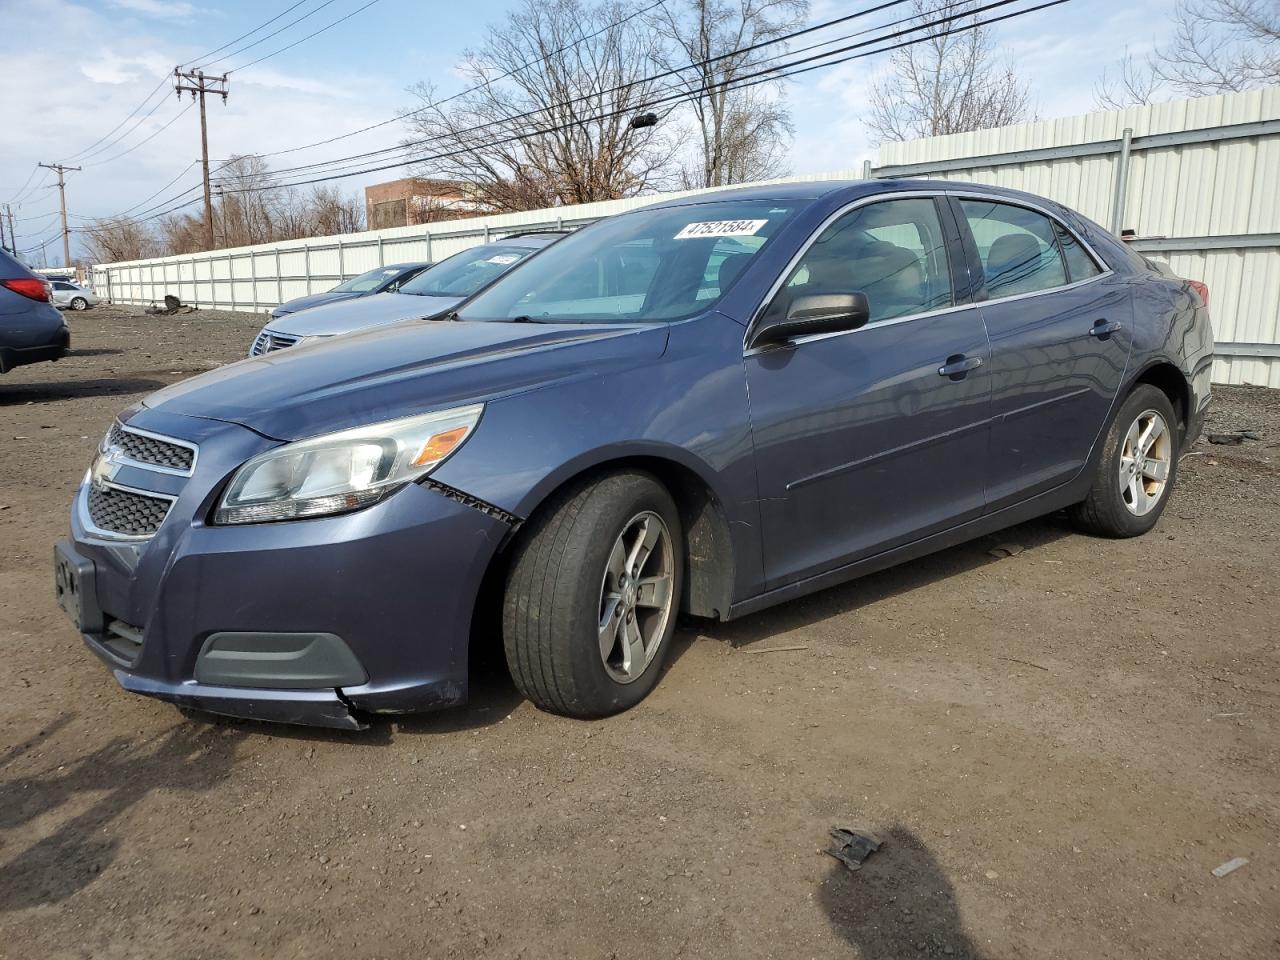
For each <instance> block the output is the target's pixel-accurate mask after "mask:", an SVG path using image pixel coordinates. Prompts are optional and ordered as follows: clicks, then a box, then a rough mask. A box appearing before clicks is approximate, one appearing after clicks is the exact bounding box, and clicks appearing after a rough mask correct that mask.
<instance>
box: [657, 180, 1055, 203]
mask: <svg viewBox="0 0 1280 960" xmlns="http://www.w3.org/2000/svg"><path fill="white" fill-rule="evenodd" d="M963 189H971V190H981V191H982V192H983V193H990V194H992V195H994V196H1003V197H1008V198H1009V199H1010V200H1019V199H1021V200H1032V201H1035V202H1036V203H1041V204H1043V203H1046V200H1045V198H1044V197H1040V196H1036V195H1035V194H1030V193H1024V192H1023V191H1021V190H1010V189H1008V188H1007V187H994V186H991V185H989V184H985V183H967V182H964V181H960V180H908V179H901V180H813V181H806V182H803V183H772V184H758V185H752V186H747V187H726V188H725V189H723V190H713V191H708V192H706V193H698V194H694V195H692V196H687V197H677V198H674V199H671V200H665V201H663V202H662V203H655V204H653V205H652V206H647V207H642V208H641V209H643V210H654V209H659V208H662V207H681V206H691V205H694V204H700V203H719V202H722V201H725V200H779V201H785V200H810V201H812V200H818V199H822V198H824V197H831V196H832V195H835V194H845V195H847V197H848V198H849V199H854V198H856V197H859V196H870V195H872V194H879V193H884V194H888V193H901V192H904V191H908V190H912V191H914V190H927V191H935V192H941V191H944V190H963ZM1055 206H1056V204H1055Z"/></svg>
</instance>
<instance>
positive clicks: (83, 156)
mask: <svg viewBox="0 0 1280 960" xmlns="http://www.w3.org/2000/svg"><path fill="white" fill-rule="evenodd" d="M164 105H165V98H164V97H161V98H160V99H159V100H157V101H156V102H155V106H153V107H152V108H151V109H150V110H148V111H147V112H146V113H144V114H143V115H142V116H140V117H138V119H137V120H135V121H134V123H133V126H131V127H130V128H129V129H128V130H125V131H124V132H123V133H121V134H120V136H118V137H116V138H115V139H114V140H110V141H108V142H107V143H104V144H103V145H102V146H100V147H98V148H96V149H94V150H89V151H84V150H82V151H80V154H79V159H80V162H81V163H83V162H84V161H85V160H91V159H93V158H94V157H97V156H101V155H102V154H104V153H106V152H107V151H108V150H110V149H111V148H112V147H115V146H118V145H119V144H120V143H122V142H123V141H124V139H125V137H127V136H129V134H131V133H133V132H134V131H135V130H137V129H138V128H139V127H140V126H142V125H143V124H144V123H145V122H146V121H148V120H150V119H151V118H152V117H153V116H155V113H156V111H157V110H159V109H160V108H161V107H163V106H164Z"/></svg>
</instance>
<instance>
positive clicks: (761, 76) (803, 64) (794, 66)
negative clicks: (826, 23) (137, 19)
mask: <svg viewBox="0 0 1280 960" xmlns="http://www.w3.org/2000/svg"><path fill="white" fill-rule="evenodd" d="M1013 2H1017V0H996V2H993V3H989V4H987V5H985V6H982V7H978V8H976V9H975V10H972V11H969V12H968V13H966V14H964V15H953V16H950V17H946V18H941V19H939V20H933V21H925V22H923V23H921V24H919V25H918V26H917V27H915V28H913V29H912V30H900V31H897V32H895V33H892V34H889V35H887V36H882V37H877V38H874V39H872V40H868V41H864V42H862V43H858V44H851V45H849V46H848V47H844V48H841V49H840V50H834V51H829V52H828V53H825V54H819V55H817V56H815V57H806V58H802V59H801V60H798V61H792V62H791V63H788V64H783V65H780V66H776V67H770V68H767V69H764V70H760V71H757V72H755V73H752V74H746V75H744V76H743V77H741V78H739V79H738V80H736V81H734V82H732V83H729V84H714V85H711V86H707V87H704V88H701V89H699V90H694V91H686V92H682V93H676V94H673V95H671V96H668V97H664V98H661V99H659V100H654V101H650V104H649V105H651V106H652V105H657V104H660V103H666V102H672V101H679V100H682V99H688V98H689V97H692V96H696V95H697V94H699V93H702V92H707V91H709V90H713V89H715V90H718V89H744V88H747V87H752V86H756V85H758V84H761V83H769V82H773V81H775V80H778V79H785V78H787V77H790V76H795V75H798V74H801V73H808V72H811V71H813V70H818V69H824V68H827V67H832V66H838V65H840V64H843V63H848V62H850V61H852V60H857V59H862V58H865V57H870V56H875V55H878V54H882V53H888V52H891V51H893V50H897V49H901V48H903V47H908V46H912V45H914V44H917V43H923V42H925V41H927V40H932V39H937V38H939V37H944V36H951V35H953V34H957V33H964V32H967V31H969V30H975V29H977V28H979V27H982V26H987V25H989V24H993V23H998V22H1001V21H1004V20H1010V19H1013V18H1015V17H1021V16H1025V15H1027V14H1030V13H1035V12H1038V11H1040V10H1044V9H1047V8H1049V7H1056V6H1059V5H1061V4H1064V3H1067V2H1069V0H1047V2H1044V3H1040V4H1037V5H1035V6H1031V7H1027V8H1025V9H1022V10H1016V11H1013V12H1011V13H1007V14H1004V15H1002V16H997V17H989V18H987V19H975V21H974V22H973V23H969V24H963V25H960V26H954V27H950V28H948V29H946V30H941V31H938V32H934V33H930V34H928V35H927V36H921V37H915V38H912V39H907V40H903V41H900V42H898V43H893V44H890V45H888V46H882V47H877V48H876V49H873V50H865V49H863V50H861V51H860V52H856V53H852V54H850V55H848V56H844V57H840V58H838V59H835V60H828V61H826V62H821V63H815V62H812V61H815V60H819V59H823V58H826V57H830V56H833V55H835V54H838V53H842V52H846V51H849V50H854V49H858V48H863V47H866V46H867V45H869V44H871V45H874V44H881V43H884V42H885V41H886V40H891V39H894V38H896V37H900V36H902V35H904V34H906V33H912V32H916V31H917V30H927V29H931V28H933V27H937V26H941V25H943V24H944V23H949V22H951V21H954V20H956V19H960V18H961V16H969V15H972V14H974V13H980V12H984V11H987V10H991V9H994V8H997V7H1003V6H1007V5H1008V4H1009V3H1013ZM775 74H776V76H775ZM633 110H634V108H633V107H628V108H625V109H618V110H613V111H609V112H606V113H603V114H597V115H594V116H590V117H579V118H575V119H574V120H572V121H569V122H567V123H563V124H559V125H557V126H553V127H542V128H536V129H533V130H530V131H527V132H525V133H520V134H515V135H512V136H510V137H505V138H502V139H500V140H496V141H493V142H491V143H489V144H485V145H479V146H475V147H466V148H463V149H460V150H455V151H449V152H445V153H441V154H437V155H435V156H429V157H422V158H418V160H417V161H415V162H422V161H429V160H438V159H445V158H447V157H450V156H458V155H460V154H464V153H467V152H470V151H472V150H475V149H486V148H491V147H494V146H500V145H502V144H505V143H511V142H516V141H520V140H527V139H529V138H531V137H535V136H540V135H545V134H547V133H552V132H555V131H557V130H563V129H568V128H570V127H574V126H577V125H578V124H580V123H582V122H584V121H587V120H602V119H608V118H610V117H614V116H620V115H623V114H625V113H631V112H632V111H633ZM404 165H405V162H398V163H391V164H385V165H381V166H377V167H370V168H364V169H361V170H356V171H352V172H350V173H342V174H333V175H329V176H322V177H316V178H313V179H309V180H299V181H292V182H288V183H274V184H265V185H262V186H248V187H240V188H232V189H227V190H226V191H225V192H227V193H257V192H262V191H265V190H273V189H281V188H285V187H297V186H307V185H310V184H315V183H323V182H327V181H331V180H340V179H345V178H347V177H352V176H357V175H359V174H362V173H374V172H379V171H382V170H388V169H393V168H395V167H400V166H404ZM173 199H177V198H176V197H175V198H173ZM193 202H194V201H187V202H185V203H183V204H179V205H178V206H177V207H174V208H172V209H169V210H163V211H161V212H160V213H158V214H155V215H154V217H159V216H165V215H167V214H169V213H173V212H176V211H177V210H180V209H183V208H185V207H187V206H190V205H191V203H193ZM154 217H149V218H147V219H154Z"/></svg>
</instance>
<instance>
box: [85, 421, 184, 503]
mask: <svg viewBox="0 0 1280 960" xmlns="http://www.w3.org/2000/svg"><path fill="white" fill-rule="evenodd" d="M116 426H117V427H119V428H120V430H121V432H123V433H132V434H133V435H134V436H138V437H146V438H147V439H149V440H159V441H160V442H161V443H171V444H173V445H174V446H175V447H182V448H183V449H185V450H190V451H191V466H190V467H188V468H187V469H185V470H179V469H178V468H177V467H166V466H164V465H163V464H159V463H147V462H146V461H145V460H135V459H133V457H130V456H127V455H126V454H125V452H124V451H123V450H122V449H120V448H119V447H116V448H115V450H116V451H117V457H116V459H118V460H119V461H120V462H121V463H125V464H128V465H129V466H131V467H137V468H139V469H140V470H150V471H151V472H152V473H167V474H169V475H170V476H172V477H191V476H194V475H195V472H196V464H197V463H198V462H199V460H200V447H199V446H198V445H197V444H194V443H192V442H191V441H189V440H179V439H178V438H177V437H168V436H165V435H164V434H163V433H152V432H151V431H150V430H143V429H142V428H141V427H130V426H126V425H125V424H123V423H121V422H120V421H119V420H117V421H116ZM107 436H108V437H109V436H111V431H107ZM107 446H108V444H107V443H106V441H105V439H104V442H103V445H102V449H103V450H105V449H106V448H107ZM122 489H125V488H122ZM138 492H139V493H143V494H146V495H147V496H151V495H152V494H151V493H150V492H149V491H146V490H140V491H138ZM156 496H163V494H156Z"/></svg>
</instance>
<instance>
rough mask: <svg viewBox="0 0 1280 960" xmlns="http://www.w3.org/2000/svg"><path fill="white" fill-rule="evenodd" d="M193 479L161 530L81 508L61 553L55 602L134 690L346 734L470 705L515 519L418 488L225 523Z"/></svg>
mask: <svg viewBox="0 0 1280 960" xmlns="http://www.w3.org/2000/svg"><path fill="white" fill-rule="evenodd" d="M205 449H210V447H209V446H206V447H205V448H202V453H201V455H202V456H204V450H205ZM236 459H237V460H239V459H242V455H239V454H238V455H237V458H236ZM191 488H192V489H190V490H189V491H185V490H184V491H183V492H182V493H181V495H180V496H179V497H178V499H177V501H176V502H175V503H174V505H173V509H172V511H171V513H170V515H169V516H168V517H166V519H165V521H164V523H163V524H162V526H161V528H160V530H159V531H158V532H157V534H156V535H155V536H154V537H153V538H152V539H151V540H148V541H145V542H142V543H121V542H118V541H113V540H111V539H108V538H104V537H102V536H100V535H99V534H98V533H97V532H96V531H93V532H91V531H90V530H89V529H87V528H86V525H85V524H84V523H83V522H82V518H81V515H80V512H79V511H77V510H73V511H72V518H71V528H72V529H71V533H72V535H71V538H70V539H69V540H68V541H65V542H63V543H61V544H59V545H58V546H57V547H56V549H55V557H54V562H55V581H56V587H57V593H58V601H59V603H60V604H61V605H62V606H63V607H64V609H65V610H66V611H67V613H68V615H69V616H70V617H71V619H72V620H73V621H74V622H75V623H76V625H77V627H78V629H79V631H80V633H81V636H82V638H83V640H84V642H85V643H86V644H87V645H88V647H89V648H90V650H92V651H93V652H94V653H95V654H96V655H97V656H98V657H99V658H100V659H101V660H102V661H103V662H104V663H106V664H107V666H108V667H109V668H110V669H111V672H112V675H113V676H114V677H115V679H116V681H117V682H118V683H119V684H120V685H121V686H122V687H124V688H125V689H126V690H129V691H131V692H133V693H138V694H141V695H144V696H150V697H155V698H158V699H161V700H165V701H168V702H171V703H175V704H177V705H179V706H182V707H186V708H191V709H195V710H202V711H208V712H210V713H217V714H223V715H227V716H234V717H243V718H247V719H253V720H266V721H273V722H281V723H296V724H312V725H320V726H327V727H337V728H341V729H360V728H361V727H362V726H364V725H366V722H367V721H366V718H367V715H369V714H378V713H408V712H416V711H422V710H432V709H439V708H443V707H448V706H453V705H458V704H462V703H465V701H466V698H467V679H468V678H467V664H468V650H469V644H470V639H471V636H470V635H471V622H472V616H473V614H474V606H475V600H476V596H477V594H478V592H479V589H480V584H481V582H482V580H483V577H484V574H485V571H486V569H487V567H488V565H489V562H490V560H491V559H492V557H493V555H494V553H495V552H496V551H497V549H498V546H499V545H500V544H501V542H502V541H503V539H504V538H505V536H506V535H507V533H508V532H509V531H510V529H511V527H512V523H513V522H514V521H515V520H516V518H514V517H510V516H509V515H503V514H502V513H501V511H488V512H486V511H484V510H482V509H480V508H479V507H478V506H477V505H476V504H474V503H470V502H467V500H468V498H465V497H460V496H458V495H456V493H455V492H453V491H451V490H450V489H448V488H444V489H443V490H437V489H432V488H430V487H428V486H424V485H420V484H408V485H407V486H406V487H404V488H403V489H401V490H399V491H397V492H396V493H395V494H393V495H391V496H389V497H388V498H386V500H384V501H382V502H380V503H378V504H375V505H374V506H371V507H369V508H367V509H365V510H360V511H356V512H354V513H350V514H345V515H342V516H335V517H326V518H317V519H311V520H298V521H289V522H284V523H264V524H245V525H239V526H212V525H209V524H206V523H205V522H204V518H205V517H206V516H207V515H208V512H209V508H210V504H211V503H212V502H213V499H214V498H215V496H216V492H217V490H218V489H219V483H218V482H211V483H209V484H207V485H206V484H196V483H195V482H194V481H193V482H192V484H191Z"/></svg>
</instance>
